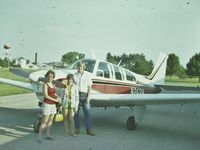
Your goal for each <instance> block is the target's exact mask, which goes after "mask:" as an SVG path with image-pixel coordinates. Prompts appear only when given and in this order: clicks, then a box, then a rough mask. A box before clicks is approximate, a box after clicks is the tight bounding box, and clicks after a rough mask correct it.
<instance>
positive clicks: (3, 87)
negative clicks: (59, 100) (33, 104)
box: [0, 68, 200, 96]
mask: <svg viewBox="0 0 200 150" xmlns="http://www.w3.org/2000/svg"><path fill="white" fill-rule="evenodd" d="M0 77H1V78H7V79H12V80H18V81H23V82H29V80H28V79H26V78H23V77H19V76H17V75H14V74H13V73H11V72H9V70H8V69H6V68H0ZM165 82H166V84H170V85H182V86H200V83H199V82H198V78H186V79H179V78H178V77H172V78H171V79H170V77H166V79H165ZM30 92H32V91H29V90H26V89H22V88H19V87H14V86H10V85H7V84H2V83H0V96H6V95H14V94H22V93H30Z"/></svg>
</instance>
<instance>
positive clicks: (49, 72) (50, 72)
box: [45, 70, 55, 78]
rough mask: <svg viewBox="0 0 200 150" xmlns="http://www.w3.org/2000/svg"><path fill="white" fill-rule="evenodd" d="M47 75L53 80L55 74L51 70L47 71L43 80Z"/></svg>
mask: <svg viewBox="0 0 200 150" xmlns="http://www.w3.org/2000/svg"><path fill="white" fill-rule="evenodd" d="M49 74H52V75H53V78H55V72H54V71H52V70H49V71H47V73H46V74H45V78H48V76H49Z"/></svg>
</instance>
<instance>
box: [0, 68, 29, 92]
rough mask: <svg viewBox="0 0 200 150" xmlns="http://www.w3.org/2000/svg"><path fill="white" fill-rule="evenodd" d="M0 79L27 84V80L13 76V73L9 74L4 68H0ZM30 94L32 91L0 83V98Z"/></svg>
mask: <svg viewBox="0 0 200 150" xmlns="http://www.w3.org/2000/svg"><path fill="white" fill-rule="evenodd" d="M0 77H1V78H7V79H12V80H17V81H23V82H29V80H28V79H26V78H23V77H19V76H17V75H14V74H13V73H11V72H9V70H8V69H6V68H0ZM30 92H32V91H30V90H26V89H22V88H19V87H14V86H11V85H7V84H2V83H0V96H6V95H14V94H22V93H30Z"/></svg>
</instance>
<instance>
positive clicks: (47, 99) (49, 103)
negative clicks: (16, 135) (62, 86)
mask: <svg viewBox="0 0 200 150" xmlns="http://www.w3.org/2000/svg"><path fill="white" fill-rule="evenodd" d="M45 77H46V78H47V82H46V83H44V86H43V92H44V101H43V107H42V122H41V125H40V128H39V134H38V142H40V143H41V142H42V134H43V132H44V130H45V129H46V132H47V137H46V139H47V140H54V139H53V138H52V137H51V127H52V124H53V119H54V115H55V114H56V103H59V100H58V99H59V97H58V96H57V94H56V88H55V85H54V84H53V79H54V78H55V72H53V71H52V70H49V71H48V72H47V73H46V75H45Z"/></svg>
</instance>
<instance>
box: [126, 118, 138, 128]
mask: <svg viewBox="0 0 200 150" xmlns="http://www.w3.org/2000/svg"><path fill="white" fill-rule="evenodd" d="M136 127H137V123H136V122H135V117H134V116H130V117H128V119H127V121H126V128H127V129H128V130H135V129H136Z"/></svg>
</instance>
